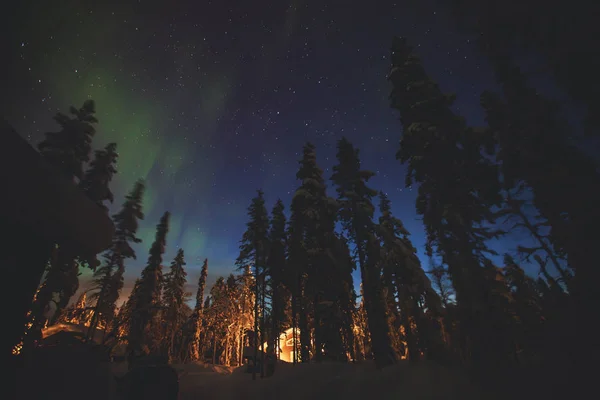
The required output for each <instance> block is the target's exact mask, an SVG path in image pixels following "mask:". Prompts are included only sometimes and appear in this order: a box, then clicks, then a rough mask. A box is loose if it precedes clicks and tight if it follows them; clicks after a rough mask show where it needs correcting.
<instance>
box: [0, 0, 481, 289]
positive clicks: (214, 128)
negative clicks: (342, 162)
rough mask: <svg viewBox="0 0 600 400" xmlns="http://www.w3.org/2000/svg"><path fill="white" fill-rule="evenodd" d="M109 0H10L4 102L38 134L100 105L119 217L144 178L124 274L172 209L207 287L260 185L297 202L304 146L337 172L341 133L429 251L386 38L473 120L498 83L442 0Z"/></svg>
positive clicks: (228, 261)
mask: <svg viewBox="0 0 600 400" xmlns="http://www.w3.org/2000/svg"><path fill="white" fill-rule="evenodd" d="M84 3H87V4H84ZM109 3H110V2H80V1H73V0H68V1H61V2H59V3H53V2H41V1H39V2H37V1H24V2H21V3H19V4H18V5H14V6H12V7H15V8H16V9H15V10H14V12H15V18H13V19H12V20H11V22H10V23H9V24H8V29H9V30H10V32H11V35H10V39H9V42H8V45H9V54H10V59H11V62H10V63H7V65H4V68H8V71H6V73H5V74H3V77H5V78H6V77H7V78H8V79H7V80H6V83H5V86H4V87H6V88H7V90H5V91H4V93H3V94H4V96H2V103H1V107H2V108H1V109H2V112H3V114H4V116H5V118H6V119H7V120H8V122H9V123H11V125H13V126H14V127H15V129H16V130H17V131H18V132H19V133H20V134H22V135H23V136H24V137H27V138H28V140H29V141H30V142H31V143H32V144H33V145H35V144H37V143H38V142H39V141H40V140H41V138H42V135H43V133H44V132H46V131H50V130H53V129H55V128H56V125H55V124H54V122H53V120H52V117H53V115H54V114H55V113H56V112H57V111H59V110H60V111H63V112H66V111H67V110H68V107H69V106H70V105H76V106H79V105H80V104H82V102H83V101H84V100H85V99H87V98H92V99H94V100H95V101H96V107H97V111H98V113H97V117H98V120H99V124H98V126H97V134H96V136H95V138H94V143H93V147H94V148H95V149H98V148H100V147H102V146H104V145H105V144H107V143H109V142H113V141H114V142H116V143H117V144H118V151H119V154H120V156H119V163H118V171H119V172H118V174H117V176H116V177H115V179H114V180H113V182H112V185H111V187H112V190H113V192H114V194H115V203H114V204H113V205H112V207H111V213H112V212H114V211H116V210H117V209H118V208H119V207H120V206H121V204H122V202H123V199H124V195H125V193H126V192H127V191H129V190H130V189H131V188H132V187H133V183H134V182H135V180H137V179H138V178H144V179H146V183H147V189H146V194H145V197H144V212H145V220H144V221H143V223H142V225H141V228H140V232H139V237H140V238H142V239H143V243H142V244H140V245H139V246H138V247H137V248H136V251H137V260H136V261H132V262H130V263H129V265H128V270H127V276H128V279H129V280H130V281H129V282H128V284H129V285H131V279H132V278H134V277H136V276H138V275H139V273H140V271H141V269H142V268H143V266H144V264H145V261H146V258H147V250H148V248H149V246H150V244H151V242H152V240H153V238H154V232H155V226H156V224H157V223H158V219H159V217H160V215H161V214H162V213H163V212H164V211H166V210H168V211H171V213H172V220H171V226H170V230H169V235H168V238H167V251H166V254H165V256H164V264H165V265H168V264H169V263H170V261H171V259H172V258H173V257H174V255H175V253H176V251H177V248H178V247H183V248H184V250H185V252H186V260H187V269H188V281H189V282H190V283H191V284H192V285H193V284H195V281H196V280H197V276H198V274H199V271H200V266H201V263H202V260H203V259H204V258H208V259H209V266H210V269H209V285H210V284H211V283H212V282H213V281H214V279H215V278H216V277H217V276H218V275H222V274H228V273H229V272H230V271H232V270H233V268H234V267H233V261H234V259H235V257H236V256H237V254H238V247H237V246H238V241H239V239H240V238H241V235H242V233H243V231H244V229H245V223H246V207H247V205H248V204H249V202H250V199H251V198H252V197H253V196H254V194H255V190H256V189H258V188H262V189H263V190H264V191H265V194H266V199H267V202H268V207H269V208H271V207H272V205H273V204H274V202H275V200H276V199H277V198H278V197H281V198H282V200H283V201H284V202H285V203H286V205H287V206H289V203H290V199H291V194H292V193H293V191H294V190H295V188H296V187H297V182H296V181H295V173H296V170H297V160H298V158H299V154H300V151H301V147H302V145H303V143H304V142H305V141H307V140H309V141H311V142H313V143H314V144H315V145H316V147H317V152H318V153H317V155H318V158H319V163H320V165H321V167H322V168H323V169H324V170H325V176H326V178H327V179H329V177H330V175H331V171H330V169H331V166H332V165H333V163H334V159H335V143H336V141H337V140H338V139H340V138H341V137H342V136H346V137H347V138H348V139H349V140H350V141H352V142H353V143H354V144H355V145H356V146H357V147H358V148H360V149H361V157H362V161H363V166H364V168H366V169H370V170H373V171H376V172H377V176H376V177H375V178H374V179H373V180H372V181H371V186H372V187H374V188H376V189H379V190H384V191H386V192H387V193H388V195H389V197H390V200H391V201H392V204H393V210H394V213H395V214H396V215H397V216H398V217H399V218H401V219H402V220H403V221H404V223H405V225H406V227H407V228H408V230H409V231H410V232H411V233H412V240H413V242H414V244H415V245H416V246H417V248H418V250H419V255H420V256H423V251H424V249H423V245H424V234H423V227H422V224H421V222H420V221H419V220H418V218H417V216H416V214H415V207H414V200H415V196H414V193H413V192H412V190H411V189H404V188H403V179H404V178H403V177H404V167H403V166H402V165H400V163H399V162H398V161H396V160H395V152H396V150H397V143H398V141H399V137H400V133H401V126H400V123H399V122H398V117H397V115H396V114H395V113H394V112H393V110H391V109H390V107H389V104H388V94H389V90H390V88H389V86H388V82H387V81H386V74H387V72H388V67H389V60H388V54H389V46H390V43H391V38H392V36H393V35H402V36H406V37H407V38H408V39H409V40H410V41H411V42H413V43H415V44H416V46H417V48H418V51H419V53H420V55H421V56H422V58H423V61H424V64H425V66H426V67H427V68H428V69H429V72H430V74H431V75H432V76H433V77H434V78H435V79H437V80H438V82H439V83H440V86H441V87H442V88H443V89H444V90H447V91H450V92H456V93H457V94H458V100H457V103H456V108H457V109H458V111H459V112H460V113H461V114H463V115H464V116H465V117H467V119H468V120H469V121H470V122H471V123H473V124H481V123H482V115H481V110H480V109H479V95H480V93H481V91H482V90H483V89H484V88H487V87H490V85H491V72H490V71H489V69H488V68H487V66H486V65H485V63H483V62H482V61H481V60H478V59H477V57H476V54H475V52H474V50H473V45H472V43H471V42H470V40H469V39H468V38H467V37H464V36H460V35H459V34H458V33H456V32H455V30H454V28H453V26H452V23H451V20H450V18H449V17H448V16H446V15H443V13H441V12H438V11H436V10H437V8H436V7H435V2H434V1H433V0H420V1H397V2H392V1H380V2H377V4H373V5H372V6H371V7H369V8H365V4H364V3H363V2H347V1H330V2H322V1H302V0H291V1H265V0H260V1H253V2H242V1H175V2H164V1H162V2H161V1H123V2H119V3H118V5H112V4H109ZM325 3H327V4H325ZM329 194H330V195H333V194H334V193H333V191H332V190H330V192H329ZM422 261H423V263H424V265H425V266H426V265H427V260H426V259H425V258H424V257H423V258H422ZM128 284H126V286H128Z"/></svg>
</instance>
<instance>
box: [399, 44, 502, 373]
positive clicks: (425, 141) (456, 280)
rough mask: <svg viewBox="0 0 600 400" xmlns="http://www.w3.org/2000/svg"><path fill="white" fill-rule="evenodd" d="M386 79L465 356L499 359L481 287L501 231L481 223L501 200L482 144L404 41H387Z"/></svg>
mask: <svg viewBox="0 0 600 400" xmlns="http://www.w3.org/2000/svg"><path fill="white" fill-rule="evenodd" d="M389 80H390V81H391V82H392V86H393V89H392V93H391V96H390V98H391V103H392V107H393V108H396V109H397V110H399V111H400V120H401V122H402V125H403V127H404V132H403V135H402V139H401V142H400V150H399V151H398V154H397V158H398V159H399V160H400V161H401V162H403V163H407V166H408V170H407V175H406V185H407V186H410V185H411V184H412V183H413V182H416V183H419V192H418V196H417V202H416V205H417V213H418V214H420V215H422V216H423V222H424V224H425V229H426V232H427V240H428V247H429V249H432V248H433V247H436V248H437V251H438V253H439V254H440V255H441V257H442V259H443V262H444V263H445V264H446V265H447V266H448V273H449V275H450V277H451V279H452V283H453V285H454V288H455V292H456V301H457V306H458V308H459V314H460V320H461V334H462V335H463V339H462V342H463V346H462V350H463V354H467V352H468V353H469V354H470V355H471V359H472V360H473V361H474V362H482V363H483V362H484V361H485V362H487V363H489V362H492V363H493V362H494V361H491V360H493V359H496V360H505V358H504V355H503V354H500V353H501V349H502V348H503V346H500V345H499V346H496V345H493V343H494V341H499V342H501V341H502V338H501V337H500V336H499V335H498V331H497V330H496V329H494V328H493V323H492V319H493V318H491V314H490V313H487V312H486V313H484V312H483V311H482V310H485V309H489V307H491V305H490V303H489V302H488V293H486V292H485V291H484V290H483V288H484V287H485V285H484V284H483V281H484V280H486V275H485V274H484V271H483V269H482V265H483V263H484V261H485V260H486V258H485V255H486V253H490V250H489V249H488V247H487V245H486V243H487V241H488V240H489V239H491V238H494V237H497V236H498V235H499V234H500V233H501V232H499V231H494V230H491V229H489V228H488V226H486V225H485V224H486V223H488V222H489V221H493V213H492V207H495V206H498V205H499V204H500V201H501V197H500V194H499V193H500V191H499V183H498V172H497V169H496V168H495V166H494V165H493V164H491V162H490V161H489V160H488V159H487V158H485V157H484V156H483V154H482V150H483V147H485V146H484V144H486V143H484V141H483V140H482V139H481V138H480V136H481V135H480V132H478V131H477V130H474V129H471V128H469V127H467V126H466V123H465V121H464V119H463V118H461V117H458V116H456V115H455V114H454V113H453V112H452V111H451V109H450V107H451V105H452V102H453V96H448V95H444V94H442V92H441V91H440V89H439V87H438V86H437V85H436V84H435V83H433V82H432V81H431V79H430V78H429V77H428V76H427V74H426V72H425V70H424V69H423V67H422V66H421V63H420V61H419V59H418V57H417V56H416V55H415V54H414V53H413V49H412V48H411V47H410V46H409V45H408V44H407V43H406V40H405V39H399V38H395V39H394V41H393V45H392V69H391V72H390V75H389ZM467 337H468V339H467ZM492 338H494V340H492ZM467 342H469V343H470V344H469V349H467V345H466V343H467Z"/></svg>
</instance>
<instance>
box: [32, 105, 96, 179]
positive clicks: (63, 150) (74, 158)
mask: <svg viewBox="0 0 600 400" xmlns="http://www.w3.org/2000/svg"><path fill="white" fill-rule="evenodd" d="M69 111H70V113H71V114H72V115H73V117H69V116H67V115H65V114H63V113H60V112H59V113H57V114H56V116H55V117H54V120H55V121H56V122H57V123H58V124H59V125H60V127H61V130H60V131H59V132H48V133H46V134H45V136H46V138H45V139H44V140H43V141H42V142H41V143H40V144H38V149H39V150H40V152H41V153H42V155H43V156H44V158H45V159H46V160H48V162H49V163H50V164H52V165H54V166H56V167H57V168H59V169H60V171H61V172H62V173H63V174H64V175H65V176H66V177H67V178H68V179H69V180H73V178H77V179H78V180H80V181H81V180H82V179H83V164H84V163H86V162H88V161H89V157H90V152H91V143H92V137H93V136H94V134H95V133H96V129H95V128H94V126H93V124H96V123H97V122H98V120H97V119H96V117H95V116H94V114H95V113H96V105H95V103H94V101H93V100H86V101H85V102H84V103H83V106H82V107H81V108H80V109H79V110H77V109H76V108H75V107H72V106H71V107H70V109H69Z"/></svg>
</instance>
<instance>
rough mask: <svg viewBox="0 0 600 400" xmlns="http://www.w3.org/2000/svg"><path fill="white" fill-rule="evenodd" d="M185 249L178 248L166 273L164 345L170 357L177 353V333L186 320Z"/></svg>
mask: <svg viewBox="0 0 600 400" xmlns="http://www.w3.org/2000/svg"><path fill="white" fill-rule="evenodd" d="M183 257H184V255H183V249H179V250H177V255H176V256H175V258H174V259H173V262H172V263H171V270H170V271H169V273H167V274H165V279H164V289H163V303H164V307H165V311H164V313H163V321H164V323H165V335H164V338H163V347H166V348H167V350H166V351H165V352H166V353H167V354H168V355H169V358H170V359H173V357H174V355H175V348H174V346H175V334H176V333H177V332H178V331H179V328H181V326H182V324H183V321H184V317H185V315H184V311H185V308H184V306H185V300H186V293H185V289H184V286H185V282H186V278H185V277H186V276H187V273H186V272H185V270H184V269H183V266H184V265H185V261H184V258H183Z"/></svg>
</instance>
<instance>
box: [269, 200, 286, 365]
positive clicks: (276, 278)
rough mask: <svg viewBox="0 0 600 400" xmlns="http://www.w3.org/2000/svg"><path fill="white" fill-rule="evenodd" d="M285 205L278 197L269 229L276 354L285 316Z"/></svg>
mask: <svg viewBox="0 0 600 400" xmlns="http://www.w3.org/2000/svg"><path fill="white" fill-rule="evenodd" d="M284 209H285V206H284V205H283V201H281V199H278V200H277V202H276V203H275V206H274V207H273V211H272V212H271V227H270V230H269V244H270V246H269V257H268V262H267V265H268V274H269V276H270V283H271V289H272V299H271V322H272V324H271V332H270V335H269V336H270V337H271V344H270V346H269V347H270V350H271V351H273V352H275V353H274V354H276V351H277V349H276V346H278V344H279V335H280V334H281V326H282V323H283V320H284V317H285V314H284V312H285V297H284V296H285V289H284V287H283V282H284V280H285V264H286V241H287V234H286V229H285V228H286V218H285V215H284V213H283V211H284Z"/></svg>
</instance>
